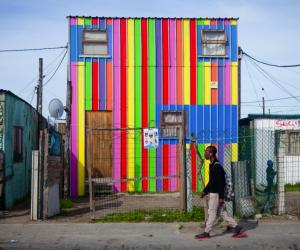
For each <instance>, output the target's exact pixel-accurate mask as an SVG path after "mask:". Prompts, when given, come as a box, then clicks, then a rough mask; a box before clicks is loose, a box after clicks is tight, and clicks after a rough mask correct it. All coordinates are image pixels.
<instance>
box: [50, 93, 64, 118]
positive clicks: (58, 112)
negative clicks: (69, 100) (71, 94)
mask: <svg viewBox="0 0 300 250" xmlns="http://www.w3.org/2000/svg"><path fill="white" fill-rule="evenodd" d="M48 109H49V113H50V116H51V117H53V118H55V119H58V118H60V117H61V116H62V115H63V113H64V105H63V104H62V102H61V101H60V100H59V99H57V98H54V99H52V100H51V101H50V103H49V107H48Z"/></svg>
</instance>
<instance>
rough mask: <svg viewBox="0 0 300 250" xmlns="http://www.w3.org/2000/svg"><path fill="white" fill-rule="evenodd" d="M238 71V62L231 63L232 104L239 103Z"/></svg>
mask: <svg viewBox="0 0 300 250" xmlns="http://www.w3.org/2000/svg"><path fill="white" fill-rule="evenodd" d="M237 72H238V63H237V62H232V63H231V104H232V105H237V104H238V80H237V77H238V76H237Z"/></svg>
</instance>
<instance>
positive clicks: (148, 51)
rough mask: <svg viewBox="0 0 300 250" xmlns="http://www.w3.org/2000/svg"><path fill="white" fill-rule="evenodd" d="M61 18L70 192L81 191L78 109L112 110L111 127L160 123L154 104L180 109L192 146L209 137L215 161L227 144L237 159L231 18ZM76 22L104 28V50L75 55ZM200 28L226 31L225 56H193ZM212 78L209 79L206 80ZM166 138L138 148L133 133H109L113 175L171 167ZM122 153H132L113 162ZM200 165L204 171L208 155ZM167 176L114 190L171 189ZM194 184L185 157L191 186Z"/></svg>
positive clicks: (81, 119)
mask: <svg viewBox="0 0 300 250" xmlns="http://www.w3.org/2000/svg"><path fill="white" fill-rule="evenodd" d="M69 25H70V26H69V27H70V37H69V39H70V76H71V81H72V106H71V114H72V116H71V141H72V143H71V147H72V148H71V153H72V155H71V194H72V196H76V195H83V194H84V167H85V136H84V134H85V110H112V112H113V126H114V128H125V127H143V128H146V127H155V126H156V127H159V126H160V111H161V110H183V109H184V110H186V112H187V116H188V128H187V131H188V137H189V136H190V134H191V133H194V134H195V135H196V136H197V138H198V143H199V148H200V151H203V149H204V147H205V146H207V145H209V144H211V143H213V144H216V145H218V150H219V153H218V155H219V159H220V160H221V161H222V162H223V161H224V152H225V148H228V147H229V148H230V151H231V158H232V159H231V160H232V161H236V160H237V157H238V154H237V150H238V147H237V137H238V136H237V132H238V82H237V72H238V69H237V65H238V64H237V20H236V19H200V18H199V19H193V18H192V19H185V18H176V19H174V18H90V17H70V18H69ZM84 28H93V29H107V30H108V44H109V46H108V47H109V49H108V52H109V56H108V57H106V58H90V57H81V56H80V54H81V50H82V43H81V39H82V30H83V29H84ZM204 29H205V30H217V29H221V30H225V31H226V36H227V43H226V57H224V58H211V57H201V30H204ZM212 82H216V83H217V84H216V86H214V87H212V84H211V83H212ZM116 133H118V132H116ZM188 139H189V138H188ZM130 140H133V141H130ZM174 143H175V142H174V141H172V140H164V141H161V146H160V147H159V148H158V149H156V150H155V149H150V150H146V149H144V148H143V147H142V143H141V139H139V138H135V139H128V140H127V139H126V137H123V136H122V135H121V134H120V136H114V142H113V147H114V148H113V157H114V161H113V173H114V178H115V179H120V177H125V178H126V177H128V178H131V177H137V178H139V177H147V176H150V177H155V176H166V175H171V174H176V172H177V170H176V157H173V156H176V155H177V147H176V145H175V144H174ZM187 143H189V140H188V141H187ZM121 144H122V145H126V146H125V149H124V147H122V148H121V146H120V145H121ZM128 155H134V156H135V157H134V160H133V161H126V160H123V161H122V162H121V160H120V159H121V158H122V159H126V156H128ZM167 156H169V157H167ZM170 156H171V157H170ZM164 158H165V159H169V160H167V161H164V160H162V159H164ZM193 159H195V152H193ZM205 166H206V169H205V172H206V174H207V172H208V162H206V163H205ZM171 182H176V180H175V179H174V180H172V179H171V180H170V183H169V180H166V181H162V180H151V181H142V183H140V182H136V184H135V185H134V186H131V187H128V189H127V187H126V185H120V184H117V185H116V187H117V189H118V190H120V191H126V190H129V191H133V190H136V191H146V192H147V191H149V192H160V191H176V190H177V187H176V185H174V183H171ZM199 186H200V185H198V183H197V181H196V165H195V160H193V166H192V187H193V190H194V191H196V190H199V188H200V187H199Z"/></svg>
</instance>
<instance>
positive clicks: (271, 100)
mask: <svg viewBox="0 0 300 250" xmlns="http://www.w3.org/2000/svg"><path fill="white" fill-rule="evenodd" d="M295 97H300V96H293V97H282V98H276V99H269V100H265V101H266V102H274V101H281V100H287V99H292V98H293V99H294V98H295ZM260 102H261V101H247V102H241V103H242V104H243V103H260Z"/></svg>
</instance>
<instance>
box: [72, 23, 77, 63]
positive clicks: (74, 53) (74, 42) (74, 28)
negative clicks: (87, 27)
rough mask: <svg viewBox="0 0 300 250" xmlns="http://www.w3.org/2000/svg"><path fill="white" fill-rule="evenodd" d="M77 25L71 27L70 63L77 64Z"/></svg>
mask: <svg viewBox="0 0 300 250" xmlns="http://www.w3.org/2000/svg"><path fill="white" fill-rule="evenodd" d="M76 28H77V26H76V25H70V61H71V62H76V61H77V60H76V58H77V53H76V52H77V46H76Z"/></svg>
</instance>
